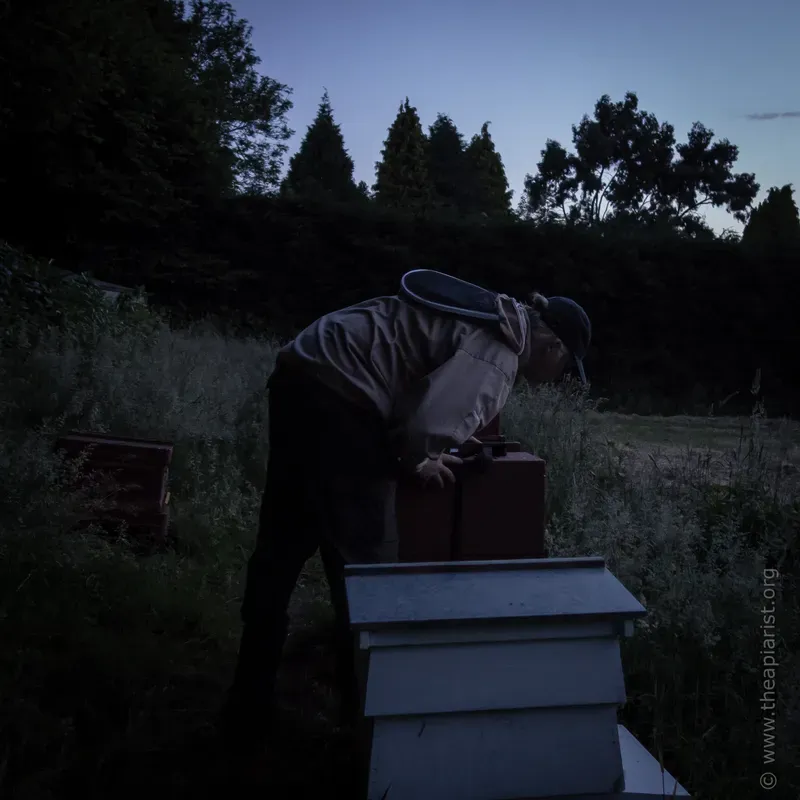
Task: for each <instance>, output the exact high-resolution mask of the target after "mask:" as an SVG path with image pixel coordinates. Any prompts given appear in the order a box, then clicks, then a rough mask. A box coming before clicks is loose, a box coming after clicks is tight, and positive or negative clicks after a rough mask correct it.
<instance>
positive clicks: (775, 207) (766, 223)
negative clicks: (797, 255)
mask: <svg viewBox="0 0 800 800" xmlns="http://www.w3.org/2000/svg"><path fill="white" fill-rule="evenodd" d="M793 195H794V189H793V188H792V185H791V184H790V183H789V184H786V186H783V187H781V188H780V189H779V188H778V187H777V186H773V187H772V188H771V189H770V190H769V192H768V193H767V198H766V200H764V201H763V202H761V203H759V204H758V205H757V206H756V207H755V208H754V209H753V210H752V211H751V212H750V219H749V220H748V221H747V225H745V228H744V231H742V244H744V245H745V246H747V247H752V246H759V247H760V246H764V245H779V246H780V245H787V244H797V243H798V242H800V215H799V214H798V211H797V204H796V203H795V201H794V197H793Z"/></svg>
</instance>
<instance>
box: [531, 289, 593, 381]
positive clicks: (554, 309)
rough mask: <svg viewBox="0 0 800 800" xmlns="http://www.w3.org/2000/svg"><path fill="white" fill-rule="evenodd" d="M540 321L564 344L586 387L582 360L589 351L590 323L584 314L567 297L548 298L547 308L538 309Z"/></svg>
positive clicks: (581, 309)
mask: <svg viewBox="0 0 800 800" xmlns="http://www.w3.org/2000/svg"><path fill="white" fill-rule="evenodd" d="M539 313H540V315H541V317H542V321H543V322H544V324H545V325H547V327H548V328H550V330H551V331H553V333H554V334H555V335H556V336H558V338H559V339H561V341H562V342H564V344H565V346H566V347H567V349H568V350H569V351H570V353H571V354H572V359H573V361H574V362H575V367H576V369H577V370H578V375H580V378H581V383H583V384H584V385H586V383H587V380H586V371H585V370H584V368H583V359H584V358H586V354H587V352H588V351H589V342H591V340H592V323H591V322H590V321H589V317H588V315H587V314H586V312H585V311H584V310H583V308H581V306H579V305H578V304H577V303H576V302H575V301H574V300H570V299H569V297H548V298H547V307H546V308H543V309H540V310H539Z"/></svg>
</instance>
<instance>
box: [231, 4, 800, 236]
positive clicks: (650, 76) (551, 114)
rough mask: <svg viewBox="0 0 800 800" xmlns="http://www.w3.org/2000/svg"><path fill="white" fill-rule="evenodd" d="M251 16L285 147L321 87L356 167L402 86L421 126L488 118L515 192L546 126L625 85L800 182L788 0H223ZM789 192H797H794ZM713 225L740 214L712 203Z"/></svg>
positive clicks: (793, 30)
mask: <svg viewBox="0 0 800 800" xmlns="http://www.w3.org/2000/svg"><path fill="white" fill-rule="evenodd" d="M233 4H234V5H235V7H236V8H237V11H238V13H239V14H240V16H242V17H244V18H246V19H247V20H248V21H249V22H250V23H251V25H252V26H253V43H254V45H255V48H256V51H257V53H258V55H259V56H260V57H261V59H262V63H261V65H260V70H261V71H262V72H263V73H264V74H266V75H269V76H270V77H272V78H274V79H275V80H278V81H280V82H281V83H285V84H287V85H288V86H290V87H291V88H292V90H293V94H292V100H293V102H294V108H293V110H292V112H291V114H290V118H289V119H290V124H291V127H292V128H293V129H294V130H295V131H296V134H295V137H294V138H293V140H292V142H291V150H290V155H291V153H293V152H294V151H295V149H296V148H297V146H298V144H299V142H300V139H301V137H302V136H303V135H304V133H305V130H306V127H307V126H308V125H309V123H310V122H311V121H312V120H313V118H314V115H315V114H316V110H317V106H318V104H319V100H320V97H321V95H322V92H323V90H324V88H327V89H328V92H329V94H330V98H331V104H332V106H333V111H334V117H335V119H336V121H337V122H338V123H339V124H340V126H341V129H342V133H343V134H344V138H345V144H346V146H347V149H348V150H349V152H350V155H351V157H352V158H353V160H354V162H355V165H356V168H355V178H356V181H358V180H364V181H366V182H367V183H368V184H369V185H372V183H373V182H374V176H375V162H376V161H377V160H378V159H379V158H380V150H381V147H382V145H383V141H384V139H385V137H386V133H387V129H388V127H389V125H390V124H391V123H392V120H393V119H394V117H395V115H396V114H397V110H398V107H399V106H400V104H401V103H402V102H403V100H404V99H405V97H406V95H407V96H408V98H409V100H410V102H411V104H412V105H414V106H416V108H417V110H418V111H419V114H420V117H421V119H422V124H423V126H424V128H425V130H426V131H427V128H428V126H429V125H430V124H431V123H432V122H433V120H434V119H435V117H436V114H437V113H438V112H443V113H446V114H448V115H449V116H450V117H451V118H452V119H453V121H454V122H455V123H456V125H457V126H458V128H459V130H460V131H461V132H462V134H464V135H465V137H466V138H467V139H469V138H470V136H472V134H474V133H477V132H478V131H479V130H480V126H481V125H482V123H483V122H484V121H490V122H491V126H490V132H491V134H492V138H493V139H494V142H495V145H496V147H497V149H498V150H499V152H500V155H501V156H502V159H503V162H504V164H505V168H506V174H507V175H508V179H509V183H510V185H511V188H512V189H513V190H514V198H513V200H512V203H513V205H514V206H516V203H517V201H518V199H519V196H520V192H521V189H522V182H523V179H524V177H525V174H526V173H527V172H531V173H533V172H535V170H536V163H537V162H538V161H539V157H540V151H541V150H542V148H543V147H544V145H545V142H546V140H547V139H548V138H552V139H556V140H557V141H560V142H561V143H562V144H563V145H565V146H567V147H568V149H572V148H571V126H572V125H573V124H575V123H577V122H579V121H580V119H581V117H582V116H583V114H587V113H588V114H590V115H591V113H592V110H593V108H594V104H595V102H596V101H597V100H598V98H599V97H600V96H601V95H603V94H609V95H610V96H611V98H612V100H614V101H617V100H621V99H622V98H623V96H624V93H625V92H626V91H635V92H636V93H637V94H638V96H639V103H640V107H641V108H643V109H644V110H646V111H650V112H652V113H654V114H655V115H656V117H657V118H658V119H659V121H661V122H664V121H666V122H670V123H672V124H673V125H674V126H675V132H676V136H677V138H678V141H683V140H685V138H686V134H687V133H688V131H689V128H690V126H691V124H692V122H694V121H699V122H702V123H703V124H705V125H706V126H707V127H710V128H711V129H712V130H713V131H714V133H715V135H716V138H728V139H730V140H731V142H733V143H734V144H736V145H738V147H739V151H740V153H739V161H738V163H737V165H736V171H737V172H754V173H755V175H756V179H757V180H758V182H759V183H760V184H761V192H760V194H759V199H763V196H764V195H765V194H766V191H767V189H768V188H769V187H770V186H775V185H777V186H781V185H783V184H786V183H793V184H794V185H795V186H797V185H798V184H800V147H799V146H800V137H799V136H798V135H799V134H800V45H799V44H798V39H800V2H798V0H761V1H760V2H752V0H694V1H693V2H688V0H677V2H671V3H657V2H653V1H652V0H651V2H645V0H639V2H633V0H605V1H604V2H600V0H569V1H568V0H561V2H556V1H555V0H528V1H527V2H525V1H524V0H496V2H494V3H489V2H486V1H485V0H484V1H483V2H475V0H460V2H456V0H427V2H421V0H405V1H404V2H402V3H390V2H382V1H381V0H372V2H366V0H346V1H345V0H339V1H338V2H337V1H336V0H327V2H326V0H294V2H286V3H280V4H279V3H267V2H264V0H233ZM796 199H797V198H796ZM708 221H709V223H710V224H711V225H712V226H713V227H714V228H715V229H717V230H722V229H723V228H725V227H736V228H739V226H738V225H736V223H735V222H734V220H733V218H732V217H730V216H729V215H728V214H726V213H725V212H724V211H723V210H721V209H720V210H712V211H711V212H710V213H709V214H708Z"/></svg>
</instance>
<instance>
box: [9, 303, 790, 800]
mask: <svg viewBox="0 0 800 800" xmlns="http://www.w3.org/2000/svg"><path fill="white" fill-rule="evenodd" d="M71 324H72V323H71V322H70V321H69V320H68V324H67V325H66V327H65V329H64V331H61V330H60V329H57V328H52V329H49V332H48V333H47V334H46V336H44V337H43V338H42V339H41V340H40V341H39V342H38V343H37V344H36V345H35V346H32V347H30V346H29V347H19V348H13V349H12V348H6V349H4V350H3V351H2V354H0V486H2V490H0V638H1V639H2V641H3V643H4V647H3V648H2V652H1V653H0V723H2V724H0V762H1V763H2V764H3V765H4V768H3V770H2V771H0V793H2V794H3V796H9V797H19V798H21V799H22V800H25V798H34V797H35V798H40V797H43V798H48V797H52V798H55V797H61V796H65V795H66V794H67V793H76V794H77V793H80V795H81V796H83V797H88V798H101V797H118V798H121V799H122V800H124V799H125V798H129V797H130V798H134V797H141V796H142V795H143V794H148V793H149V794H153V793H158V792H161V793H163V792H164V791H165V790H167V791H169V792H171V793H173V794H176V793H177V794H178V795H180V796H183V795H184V794H187V795H188V794H191V795H192V796H206V794H205V792H206V791H207V790H210V789H211V786H212V785H213V781H214V779H215V764H216V763H217V759H218V756H219V753H218V751H216V750H215V749H213V748H207V747H206V746H205V743H206V740H207V736H206V734H205V732H206V731H209V732H213V722H214V715H215V713H216V711H217V709H218V705H219V702H220V701H221V699H222V697H223V694H224V691H225V688H226V685H227V683H228V681H229V680H230V676H231V674H232V669H233V663H234V659H235V655H236V645H237V636H238V630H239V629H238V625H239V621H238V617H237V614H238V604H239V601H240V598H241V591H242V576H243V567H244V563H245V560H246V558H247V555H248V554H249V552H250V549H251V547H252V546H253V539H254V534H255V527H256V518H257V515H258V506H259V492H258V487H260V486H261V485H263V480H264V464H265V462H266V456H267V448H268V439H267V436H266V424H265V423H266V414H265V412H266V407H265V397H264V395H265V392H264V388H265V381H266V378H267V376H268V374H269V372H270V370H271V369H272V367H273V365H274V358H275V352H276V346H275V344H273V343H272V342H270V341H269V340H266V339H263V338H252V337H251V338H241V339H234V338H229V337H223V336H221V335H220V334H219V333H217V332H215V330H214V329H213V328H211V327H209V326H208V325H206V324H199V325H196V326H194V327H193V328H191V329H180V330H179V329H171V328H170V327H169V326H167V325H166V323H165V322H164V321H163V320H162V319H161V318H160V317H158V316H157V315H154V314H153V313H152V312H147V314H146V317H145V316H142V315H139V316H136V315H131V314H130V313H129V312H128V311H124V310H123V311H119V312H116V317H115V318H113V319H105V318H104V319H102V320H98V321H97V322H96V324H95V323H92V322H89V323H87V322H86V320H85V319H81V320H80V321H79V322H77V323H76V324H78V325H79V326H80V327H86V326H87V325H93V326H94V335H92V336H82V337H76V336H69V335H64V333H68V332H69V330H70V327H71ZM109 324H111V325H112V327H111V328H109V327H108V325H109ZM117 325H118V327H115V326H117ZM595 407H596V404H595V403H593V402H591V401H589V400H588V399H587V398H586V396H585V394H584V393H583V392H581V391H579V390H577V389H575V388H574V387H571V386H565V387H559V388H548V389H540V390H537V391H531V390H530V389H528V388H527V387H524V386H523V387H520V389H519V390H518V391H517V392H516V393H515V395H514V396H513V398H512V400H511V402H510V404H509V405H508V406H507V408H506V411H505V412H504V416H503V420H504V430H505V432H506V433H507V434H509V435H510V436H512V437H513V438H514V439H518V440H520V441H522V442H523V443H524V446H525V448H526V449H528V450H530V451H532V452H536V453H538V454H540V455H542V456H543V457H544V458H545V459H546V460H547V462H548V499H547V503H548V520H549V521H548V529H547V536H548V542H549V547H550V549H551V551H552V553H553V554H554V555H586V554H591V553H597V554H600V555H603V556H604V557H605V558H606V559H607V562H608V565H609V568H610V569H611V570H612V571H613V572H614V574H615V575H617V576H618V577H619V578H620V580H622V582H623V583H624V584H625V585H626V586H627V587H628V588H629V589H630V590H631V591H632V592H633V593H634V594H635V595H636V596H637V597H639V598H640V599H641V600H642V601H643V602H644V604H645V605H646V607H647V608H648V612H649V613H648V616H647V618H646V619H645V620H644V621H643V622H642V624H641V625H640V626H639V627H638V630H637V632H636V634H635V636H634V637H633V638H632V639H631V640H629V641H627V642H626V643H625V649H624V664H625V671H626V687H627V689H628V696H629V698H630V699H629V703H628V705H627V707H626V708H625V709H624V712H623V713H624V721H625V723H626V724H627V725H628V726H629V727H630V728H631V729H632V730H633V731H634V733H635V734H636V735H637V736H638V737H639V738H640V739H641V740H642V741H643V742H644V744H645V745H646V746H648V747H649V748H650V749H651V751H652V752H654V753H657V754H659V755H661V754H662V753H663V757H664V761H665V766H666V767H667V768H668V769H669V770H670V771H671V772H672V773H673V774H675V775H677V776H679V777H680V779H681V781H682V783H684V784H685V785H687V786H688V787H689V789H690V790H692V792H693V796H696V797H698V798H713V797H721V796H725V797H737V798H744V799H745V800H746V799H747V798H750V797H755V796H756V792H757V791H758V789H757V788H756V785H754V784H753V782H752V775H754V774H756V775H757V774H758V772H759V769H758V767H759V761H760V757H761V752H762V739H761V729H760V725H759V720H758V719H757V715H758V714H759V703H758V702H757V692H758V691H759V681H758V680H756V676H755V675H754V673H753V671H752V670H753V664H755V663H758V658H759V649H760V646H761V642H760V638H761V632H760V627H759V626H760V619H759V617H758V614H759V609H760V608H761V593H762V590H763V585H764V575H765V572H764V568H765V566H766V565H767V564H768V563H780V572H781V573H782V574H783V575H784V579H783V581H782V582H781V581H777V582H776V584H777V603H778V611H777V614H778V618H779V619H780V625H781V637H782V642H781V645H780V650H779V652H778V660H779V661H780V663H781V665H782V666H781V672H780V676H779V677H780V681H779V683H780V686H781V692H780V696H781V702H780V707H779V710H778V711H779V714H778V716H779V723H778V724H779V728H778V731H776V741H778V742H783V743H787V745H786V747H785V748H783V747H782V748H779V753H778V756H779V758H780V759H781V760H780V761H779V762H778V763H777V764H776V767H775V772H776V774H778V775H779V776H780V777H779V779H780V780H782V781H783V785H784V786H785V787H786V788H787V789H788V790H791V788H792V783H791V775H790V772H789V769H790V767H791V764H792V763H793V762H794V760H795V759H796V754H795V753H794V752H793V746H792V745H791V744H790V743H791V742H793V741H797V739H796V736H795V735H794V732H793V730H792V728H791V717H790V713H791V709H792V707H793V704H796V703H797V702H798V701H800V686H798V685H797V680H796V677H797V672H796V668H797V659H796V653H797V652H798V647H799V646H800V641H799V640H798V637H799V636H800V610H799V609H798V606H797V600H796V596H797V595H796V591H794V590H793V588H792V585H791V583H790V575H792V574H794V571H796V561H795V562H791V561H790V560H789V559H790V558H794V559H796V557H797V551H796V549H795V550H792V549H791V544H792V542H793V541H794V542H795V543H796V540H797V508H796V498H797V495H798V493H797V486H796V479H797V478H796V474H795V476H794V477H792V476H789V477H788V478H787V477H786V475H785V473H780V472H778V471H776V468H775V463H774V462H775V459H776V458H778V459H779V458H780V456H781V454H780V453H779V452H778V453H776V449H775V442H774V434H773V433H772V430H773V428H771V427H770V426H769V425H768V424H767V422H768V421H766V420H764V419H763V418H762V417H760V416H758V415H755V416H754V417H753V419H752V420H751V422H750V423H749V424H747V423H745V430H744V433H743V448H742V449H743V451H744V455H742V454H739V455H736V454H733V455H731V456H728V455H726V454H725V453H719V454H714V455H713V457H711V456H708V455H707V454H705V453H703V452H687V453H686V454H683V455H680V454H679V455H678V456H676V457H675V458H674V460H673V462H672V464H671V467H670V470H669V472H667V471H666V470H665V468H664V467H663V465H662V464H661V463H656V462H653V463H652V464H651V462H649V461H647V460H645V461H644V463H642V462H641V461H640V460H639V459H638V458H637V455H638V451H637V448H636V446H635V444H634V445H626V443H625V441H624V440H620V439H618V438H617V439H614V438H613V437H612V434H611V432H610V429H609V427H608V423H607V420H606V417H605V416H604V415H603V414H600V413H597V411H596V408H595ZM73 427H90V428H93V429H95V430H98V431H110V432H115V433H118V434H120V435H133V436H144V437H156V438H163V439H167V440H170V441H173V442H174V443H175V456H174V460H173V464H172V465H171V468H170V491H171V494H172V500H171V503H170V505H171V507H172V508H173V520H174V531H173V533H174V538H173V540H172V547H171V549H169V550H167V551H165V552H162V553H157V554H151V555H149V556H147V557H141V556H138V557H137V556H136V555H135V553H134V550H133V548H132V545H131V543H130V542H129V541H127V539H126V537H125V536H124V535H120V536H119V537H118V538H109V537H107V536H105V537H104V536H100V535H98V533H96V532H92V531H89V532H84V533H78V532H76V531H75V530H74V521H75V518H76V514H77V512H78V509H79V508H82V507H85V505H86V503H87V502H92V503H100V502H102V487H100V486H98V485H95V484H93V483H91V482H90V483H83V484H82V483H80V482H79V481H78V480H77V477H78V476H77V473H76V471H75V470H74V469H72V468H71V467H70V466H69V465H67V464H64V463H62V462H61V461H60V459H59V457H58V455H57V454H56V453H54V452H53V449H52V442H53V439H54V437H55V436H56V435H57V434H58V433H59V432H60V431H62V430H64V429H69V428H73ZM745 456H746V457H745ZM717 461H719V462H721V463H719V464H718V465H717V466H716V467H715V468H713V469H712V468H711V467H710V466H709V465H711V464H712V463H714V462H717ZM721 475H725V476H726V477H725V481H726V484H725V486H724V487H723V488H719V484H720V483H721V481H722V479H721ZM782 475H783V477H782ZM792 481H794V483H793V482H792ZM793 504H794V505H793ZM743 526H744V527H743ZM742 531H745V532H748V533H750V532H754V533H755V532H757V533H758V535H757V536H755V537H752V538H750V537H749V536H742V535H741V532H742ZM792 563H794V566H792ZM325 591H326V589H325V584H324V580H323V579H322V578H321V577H320V567H319V564H318V563H317V562H314V563H312V564H311V565H310V566H309V568H308V569H307V570H306V571H305V572H304V575H303V576H302V579H301V587H300V590H299V592H298V595H297V601H298V604H299V605H295V606H294V607H293V619H294V631H295V636H294V637H292V638H293V640H294V639H295V638H297V637H301V635H302V634H303V632H304V630H307V629H308V628H309V627H310V626H311V625H313V623H314V620H313V619H311V618H309V616H308V614H309V613H310V610H312V609H313V610H314V611H315V613H316V614H318V615H320V616H321V622H324V623H325V626H324V629H323V631H322V634H325V635H326V632H327V625H328V624H329V620H330V610H329V608H328V606H327V603H326V600H325ZM298 615H299V616H298ZM320 627H322V626H320ZM309 635H310V634H309ZM321 638H322V637H321V635H320V634H317V636H316V638H314V639H312V641H311V645H312V647H313V649H314V656H313V660H314V662H315V663H316V662H322V663H323V664H324V663H325V662H326V659H327V656H326V651H325V646H324V645H323V644H321ZM289 655H290V656H291V654H289ZM304 669H305V668H302V667H301V666H300V663H299V662H295V663H293V664H292V665H291V668H290V669H289V670H287V675H286V676H285V680H287V681H290V682H293V683H291V684H290V686H289V687H288V688H287V691H289V692H291V695H289V694H287V700H288V699H289V697H290V696H291V698H292V702H293V703H294V698H295V696H296V697H298V698H303V700H302V703H304V704H305V705H302V706H301V709H300V710H299V711H298V712H297V713H298V717H297V723H298V725H300V726H305V727H304V732H303V734H302V736H303V738H302V739H300V740H295V739H294V738H291V737H289V736H288V731H287V741H286V743H285V746H282V747H283V749H282V750H281V758H279V759H277V761H276V769H275V772H274V775H275V776H276V777H274V780H275V781H280V780H285V781H286V782H287V783H288V786H286V787H283V786H281V787H275V786H273V787H267V788H276V789H277V788H281V789H285V791H283V792H281V794H280V796H284V795H286V796H289V795H294V796H315V795H316V794H318V793H319V792H320V791H321V787H323V786H324V787H325V789H326V790H331V791H336V790H338V789H340V788H341V789H342V791H341V792H339V793H341V795H342V796H353V795H354V790H353V789H352V788H350V786H349V784H348V783H347V780H348V770H349V768H350V762H349V761H348V760H347V757H346V754H347V752H349V751H350V750H351V749H352V747H353V746H354V743H352V742H351V741H350V740H349V739H348V740H342V734H341V733H339V732H337V730H336V728H335V726H334V724H333V723H332V722H331V721H330V712H331V710H332V709H334V708H335V706H334V701H333V700H332V699H331V692H330V689H328V688H326V681H327V680H328V677H327V674H326V673H325V672H324V670H321V671H318V672H315V673H313V675H311V676H309V675H308V674H307V672H305V671H304ZM289 673H290V674H289ZM318 741H321V742H324V746H323V745H319V746H317V744H316V743H317V742H318ZM784 776H785V777H784ZM236 779H237V776H226V777H225V778H224V781H227V782H228V783H223V787H222V793H224V792H225V791H232V790H233V789H232V786H231V784H230V783H229V782H230V781H235V780H236ZM344 787H347V788H344ZM289 789H291V791H289ZM794 789H795V792H796V790H797V786H796V785H795V786H794Z"/></svg>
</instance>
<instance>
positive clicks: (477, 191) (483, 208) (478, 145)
mask: <svg viewBox="0 0 800 800" xmlns="http://www.w3.org/2000/svg"><path fill="white" fill-rule="evenodd" d="M466 158H467V163H468V165H469V172H470V178H471V184H472V186H471V195H472V201H471V204H470V205H471V206H472V210H473V211H476V212H483V213H485V214H487V215H488V216H497V215H502V214H508V213H510V210H511V195H512V192H511V191H510V190H509V188H508V179H507V178H506V170H505V167H504V166H503V160H502V159H501V158H500V154H499V153H498V152H497V150H496V149H495V146H494V142H493V141H492V137H491V134H490V133H489V123H488V122H484V124H483V126H482V127H481V132H480V134H475V136H473V137H472V141H470V143H469V145H468V146H467V150H466Z"/></svg>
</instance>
